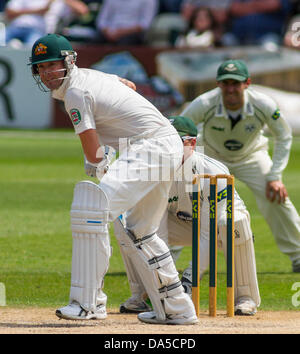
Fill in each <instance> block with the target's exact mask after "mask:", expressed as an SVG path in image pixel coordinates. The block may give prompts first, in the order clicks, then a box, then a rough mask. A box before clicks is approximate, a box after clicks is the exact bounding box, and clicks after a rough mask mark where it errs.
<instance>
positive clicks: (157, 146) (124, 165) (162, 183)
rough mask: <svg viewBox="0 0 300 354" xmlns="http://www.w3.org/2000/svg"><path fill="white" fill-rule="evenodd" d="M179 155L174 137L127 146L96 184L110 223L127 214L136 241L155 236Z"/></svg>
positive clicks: (180, 152) (147, 140)
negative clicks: (102, 194)
mask: <svg viewBox="0 0 300 354" xmlns="http://www.w3.org/2000/svg"><path fill="white" fill-rule="evenodd" d="M182 155H183V144H182V141H181V139H180V137H179V135H177V134H176V135H170V136H166V137H163V138H160V139H143V140H139V141H136V142H133V143H130V144H129V146H128V149H125V151H124V152H123V153H122V154H121V156H120V157H119V158H118V159H117V160H116V161H115V162H114V163H113V164H112V165H111V166H110V168H109V170H108V172H107V173H106V174H105V175H104V177H103V178H102V180H101V182H100V184H99V185H100V186H101V188H102V189H103V190H104V192H105V193H106V195H107V197H108V200H109V206H110V212H109V220H110V221H114V220H115V219H116V218H117V217H119V216H120V215H121V214H124V212H126V227H127V229H129V230H130V231H132V232H133V233H134V235H135V236H136V237H137V238H141V237H144V236H147V235H151V234H153V233H155V232H156V231H157V230H158V228H159V224H160V220H161V218H162V216H163V213H164V211H165V210H166V208H167V203H168V195H169V190H170V188H171V184H172V181H173V179H174V174H175V171H176V170H177V169H178V168H179V167H180V165H181V161H182Z"/></svg>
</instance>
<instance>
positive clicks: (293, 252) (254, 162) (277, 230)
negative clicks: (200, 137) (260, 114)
mask: <svg viewBox="0 0 300 354" xmlns="http://www.w3.org/2000/svg"><path fill="white" fill-rule="evenodd" d="M207 152H208V150H207ZM212 157H214V158H217V159H219V158H218V157H216V156H212ZM220 161H221V162H222V163H223V164H224V165H226V166H227V167H228V169H229V170H230V173H232V174H233V175H234V176H235V177H236V178H237V179H239V180H240V181H242V182H244V183H245V184H246V185H247V186H248V187H249V188H250V189H251V191H252V192H253V194H254V196H255V198H256V202H257V206H258V208H259V210H260V212H261V213H262V215H263V216H264V218H265V220H266V222H267V223H268V225H269V227H270V229H271V231H272V233H273V235H274V238H275V241H276V243H277V245H278V247H279V249H280V251H281V252H282V253H284V254H286V255H287V256H289V257H290V260H291V261H292V262H294V261H295V262H298V261H299V262H300V217H299V214H298V212H297V210H296V208H295V207H294V205H293V204H292V202H291V200H290V199H289V198H287V199H286V201H285V203H284V204H283V203H281V204H278V203H277V202H276V201H274V202H273V203H271V202H270V201H269V200H268V199H267V198H266V183H267V180H266V175H267V174H268V173H269V171H270V169H271V167H272V163H273V162H272V160H271V158H270V156H269V154H268V152H267V151H266V150H260V151H257V152H254V153H253V154H251V155H250V156H249V157H248V158H247V159H245V160H242V161H239V162H236V163H229V162H227V161H224V160H220ZM257 236H258V237H259V235H257Z"/></svg>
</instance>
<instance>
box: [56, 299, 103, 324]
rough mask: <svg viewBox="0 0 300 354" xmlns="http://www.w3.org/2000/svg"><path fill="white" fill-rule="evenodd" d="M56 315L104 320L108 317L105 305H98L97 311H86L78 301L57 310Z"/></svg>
mask: <svg viewBox="0 0 300 354" xmlns="http://www.w3.org/2000/svg"><path fill="white" fill-rule="evenodd" d="M55 314H56V316H57V317H59V318H64V319H66V320H104V319H105V318H106V317H107V313H106V308H105V306H104V305H103V304H102V305H98V306H97V308H96V311H86V310H85V309H84V308H82V307H81V306H80V305H79V304H78V303H77V302H71V303H70V304H69V305H67V306H64V307H61V308H60V309H58V310H56V312H55Z"/></svg>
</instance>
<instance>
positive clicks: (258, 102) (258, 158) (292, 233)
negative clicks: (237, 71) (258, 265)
mask: <svg viewBox="0 0 300 354" xmlns="http://www.w3.org/2000/svg"><path fill="white" fill-rule="evenodd" d="M181 115H183V116H186V117H189V118H191V119H192V120H193V121H194V122H195V124H201V125H202V132H201V134H200V139H199V144H200V145H203V146H204V148H205V150H204V152H205V154H207V155H209V156H211V157H213V158H215V159H217V160H218V161H221V162H222V163H223V164H225V165H226V166H227V167H228V169H229V170H230V173H232V174H233V175H234V176H235V177H236V178H237V179H239V180H240V181H242V182H244V183H245V184H246V185H247V186H248V187H249V188H250V189H251V191H252V192H253V193H254V195H255V198H256V202H257V205H258V208H259V209H260V212H261V213H262V215H263V216H264V218H265V220H266V221H267V223H268V224H269V226H270V228H271V231H272V233H273V235H274V237H275V240H276V242H277V244H278V247H279V248H280V250H281V252H283V253H285V254H286V255H288V256H289V257H290V259H291V261H292V262H300V217H299V214H298V212H297V210H296V209H295V207H294V205H293V204H292V202H291V201H290V199H289V198H287V200H286V202H285V203H284V204H283V203H281V204H278V203H277V202H274V203H271V202H270V201H269V200H268V199H267V198H266V183H267V181H273V180H281V177H282V172H283V170H284V168H285V167H286V165H287V163H288V159H289V153H290V149H291V143H292V134H291V129H290V127H289V126H288V124H287V122H286V121H285V119H284V117H282V115H281V113H280V111H279V109H278V107H277V104H276V103H275V102H274V101H273V99H271V98H270V97H268V96H266V95H265V94H263V93H260V92H257V91H255V90H252V89H251V88H248V89H247V90H245V91H244V106H243V108H242V112H241V115H242V117H241V119H240V120H239V121H238V122H237V123H236V124H235V125H234V126H232V122H231V120H230V118H229V117H228V113H227V111H226V108H225V107H224V103H223V99H222V94H221V90H220V89H219V88H216V89H214V90H211V91H208V92H206V93H204V94H202V95H200V96H198V97H197V98H196V99H195V100H194V101H192V102H191V104H190V105H188V106H187V107H186V108H185V109H184V110H183V112H182V113H181ZM265 125H266V126H267V127H268V128H269V131H270V132H271V134H272V136H273V137H274V149H273V156H272V159H271V157H270V155H269V153H268V139H267V138H266V137H265V136H264V135H263V128H264V126H265Z"/></svg>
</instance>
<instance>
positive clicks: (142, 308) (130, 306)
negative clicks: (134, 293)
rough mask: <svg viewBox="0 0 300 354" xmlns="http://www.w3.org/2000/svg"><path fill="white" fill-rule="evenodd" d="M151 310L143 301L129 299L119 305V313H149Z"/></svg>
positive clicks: (133, 298)
mask: <svg viewBox="0 0 300 354" xmlns="http://www.w3.org/2000/svg"><path fill="white" fill-rule="evenodd" d="M151 310H152V308H151V307H150V306H148V304H147V303H146V302H145V301H144V300H140V299H137V298H135V297H130V298H129V299H128V300H126V301H125V302H123V303H122V304H121V305H120V312H121V313H140V312H147V311H151Z"/></svg>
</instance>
